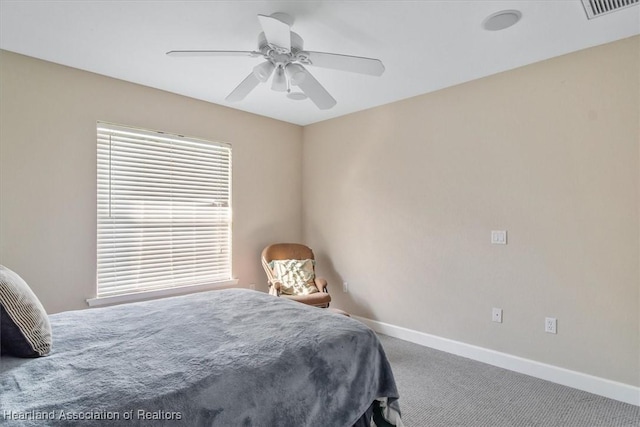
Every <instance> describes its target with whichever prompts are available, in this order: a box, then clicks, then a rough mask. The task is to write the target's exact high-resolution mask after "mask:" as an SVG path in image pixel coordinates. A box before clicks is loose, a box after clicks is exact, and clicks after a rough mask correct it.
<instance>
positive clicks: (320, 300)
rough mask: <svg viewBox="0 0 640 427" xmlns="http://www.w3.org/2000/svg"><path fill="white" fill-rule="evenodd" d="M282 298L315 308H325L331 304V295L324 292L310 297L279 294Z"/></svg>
mask: <svg viewBox="0 0 640 427" xmlns="http://www.w3.org/2000/svg"><path fill="white" fill-rule="evenodd" d="M280 296H281V297H282V298H287V299H290V300H293V301H297V302H301V303H303V304H307V305H314V306H317V307H326V306H327V305H328V304H329V303H330V302H331V295H329V294H328V293H326V292H316V293H314V294H310V295H284V294H280Z"/></svg>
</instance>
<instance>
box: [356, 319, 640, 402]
mask: <svg viewBox="0 0 640 427" xmlns="http://www.w3.org/2000/svg"><path fill="white" fill-rule="evenodd" d="M352 317H354V318H356V319H358V320H360V321H361V322H362V323H364V324H365V325H367V326H369V327H370V328H371V329H373V330H374V331H376V332H379V333H381V334H384V335H389V336H390V337H394V338H400V339H402V340H405V341H409V342H412V343H415V344H420V345H423V346H425V347H430V348H434V349H436V350H441V351H445V352H447V353H451V354H455V355H457V356H462V357H466V358H468V359H472V360H477V361H479V362H483V363H487V364H489V365H493V366H497V367H499V368H504V369H509V370H511V371H514V372H518V373H521V374H525V375H530V376H532V377H536V378H540V379H543V380H546V381H551V382H554V383H557V384H561V385H564V386H567V387H572V388H576V389H578V390H583V391H586V392H589V393H593V394H597V395H600V396H604V397H607V398H609V399H615V400H619V401H621V402H625V403H630V404H632V405H636V406H640V387H634V386H631V385H629V384H624V383H620V382H616V381H611V380H608V379H605V378H600V377H596V376H593V375H589V374H584V373H581V372H577V371H571V370H569V369H565V368H560V367H557V366H553V365H548V364H546V363H540V362H536V361H535V360H530V359H525V358H522V357H518V356H513V355H510V354H507V353H501V352H499V351H495V350H490V349H487V348H483V347H478V346H475V345H471V344H465V343H463V342H460V341H454V340H450V339H448V338H442V337H439V336H436V335H430V334H427V333H424V332H419V331H414V330H412V329H408V328H403V327H401V326H395V325H391V324H388V323H383V322H379V321H377V320H371V319H367V318H364V317H359V316H352Z"/></svg>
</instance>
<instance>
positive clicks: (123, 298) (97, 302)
mask: <svg viewBox="0 0 640 427" xmlns="http://www.w3.org/2000/svg"><path fill="white" fill-rule="evenodd" d="M237 284H238V279H231V280H225V281H223V282H215V283H207V284H205V285H194V286H181V287H179V288H170V289H160V290H157V291H146V292H136V293H134V294H124V295H114V296H110V297H101V298H89V299H87V304H89V307H100V306H103V305H114V304H124V303H127V302H135V301H143V300H147V299H154V298H162V297H169V296H176V295H184V294H190V293H194V292H203V291H210V290H214V289H220V288H224V287H228V286H234V285H237Z"/></svg>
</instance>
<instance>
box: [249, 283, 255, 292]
mask: <svg viewBox="0 0 640 427" xmlns="http://www.w3.org/2000/svg"><path fill="white" fill-rule="evenodd" d="M249 289H251V290H253V291H255V290H256V284H255V283H251V284H250V285H249Z"/></svg>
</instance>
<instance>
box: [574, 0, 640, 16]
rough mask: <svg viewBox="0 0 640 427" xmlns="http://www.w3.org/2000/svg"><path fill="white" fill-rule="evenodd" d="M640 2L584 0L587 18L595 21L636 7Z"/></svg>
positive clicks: (630, 0)
mask: <svg viewBox="0 0 640 427" xmlns="http://www.w3.org/2000/svg"><path fill="white" fill-rule="evenodd" d="M639 2H640V0H582V5H583V6H584V10H585V11H586V12H587V18H589V19H593V18H597V17H598V16H601V15H605V14H607V13H610V12H615V11H616V10H620V9H625V8H627V7H631V6H635V5H637V4H638V3H639Z"/></svg>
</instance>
